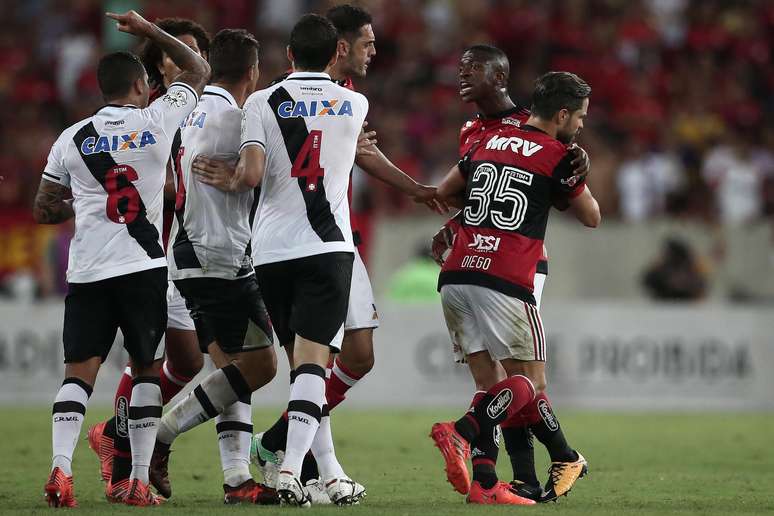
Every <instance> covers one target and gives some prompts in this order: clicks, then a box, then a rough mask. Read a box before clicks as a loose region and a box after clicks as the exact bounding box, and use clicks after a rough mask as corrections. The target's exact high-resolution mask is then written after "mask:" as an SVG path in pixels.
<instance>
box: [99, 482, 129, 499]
mask: <svg viewBox="0 0 774 516" xmlns="http://www.w3.org/2000/svg"><path fill="white" fill-rule="evenodd" d="M130 487H131V482H130V481H129V479H128V478H125V479H123V480H119V481H118V482H116V483H115V484H114V483H113V481H112V480H110V481H108V483H107V485H105V498H107V501H108V502H110V503H123V502H124V499H125V498H126V495H128V494H129V488H130Z"/></svg>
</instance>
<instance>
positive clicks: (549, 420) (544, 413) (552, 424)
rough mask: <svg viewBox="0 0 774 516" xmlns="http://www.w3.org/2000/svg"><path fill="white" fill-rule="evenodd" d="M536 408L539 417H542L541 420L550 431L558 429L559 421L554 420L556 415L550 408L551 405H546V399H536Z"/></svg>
mask: <svg viewBox="0 0 774 516" xmlns="http://www.w3.org/2000/svg"><path fill="white" fill-rule="evenodd" d="M537 408H538V412H539V413H540V417H542V418H543V422H544V423H545V424H546V426H547V427H548V429H549V430H551V431H552V432H556V431H557V430H559V421H557V420H556V416H554V413H553V411H552V410H551V407H550V406H549V405H548V402H547V401H546V400H540V401H538V404H537Z"/></svg>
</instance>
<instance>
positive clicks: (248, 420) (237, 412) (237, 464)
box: [215, 396, 253, 487]
mask: <svg viewBox="0 0 774 516" xmlns="http://www.w3.org/2000/svg"><path fill="white" fill-rule="evenodd" d="M215 429H216V431H217V432H218V447H219V448H220V464H221V466H223V481H224V483H225V484H226V485H228V486H230V487H237V486H239V485H240V484H242V483H244V482H245V481H247V480H250V479H251V478H253V477H252V475H251V474H250V439H251V438H252V436H253V425H252V413H251V411H250V397H249V396H248V397H246V398H243V399H242V400H239V401H237V402H235V403H233V404H231V405H229V406H228V407H226V410H224V411H223V413H222V414H220V415H219V416H218V417H216V418H215Z"/></svg>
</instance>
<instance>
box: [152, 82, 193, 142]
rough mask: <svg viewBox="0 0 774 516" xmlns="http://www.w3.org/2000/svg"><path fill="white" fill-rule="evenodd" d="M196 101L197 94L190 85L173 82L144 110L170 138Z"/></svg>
mask: <svg viewBox="0 0 774 516" xmlns="http://www.w3.org/2000/svg"><path fill="white" fill-rule="evenodd" d="M198 102H199V96H198V95H197V94H196V92H195V91H194V89H193V88H192V87H190V86H189V85H187V84H185V83H183V82H173V83H172V84H170V85H169V88H168V89H167V92H166V93H165V94H164V95H162V96H161V97H159V98H157V99H156V100H154V101H153V103H152V104H151V105H150V106H148V107H147V108H146V109H145V110H144V111H145V112H146V114H147V115H148V116H149V117H150V118H151V120H153V121H154V123H155V124H157V125H158V126H160V127H161V128H162V129H163V130H164V132H165V133H166V134H167V136H168V137H169V138H170V139H171V138H172V137H173V136H174V135H175V131H177V129H178V128H179V127H180V125H181V124H182V123H183V121H184V120H185V119H186V117H187V116H188V115H190V114H191V112H192V111H193V110H194V109H195V108H196V104H197V103H198Z"/></svg>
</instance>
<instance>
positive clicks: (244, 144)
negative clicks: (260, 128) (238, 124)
mask: <svg viewBox="0 0 774 516" xmlns="http://www.w3.org/2000/svg"><path fill="white" fill-rule="evenodd" d="M251 145H258V146H259V147H260V148H262V149H263V150H264V152H265V151H266V144H265V143H263V142H262V141H261V140H246V141H244V142H242V145H240V146H239V152H242V149H244V148H245V147H250V146H251Z"/></svg>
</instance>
